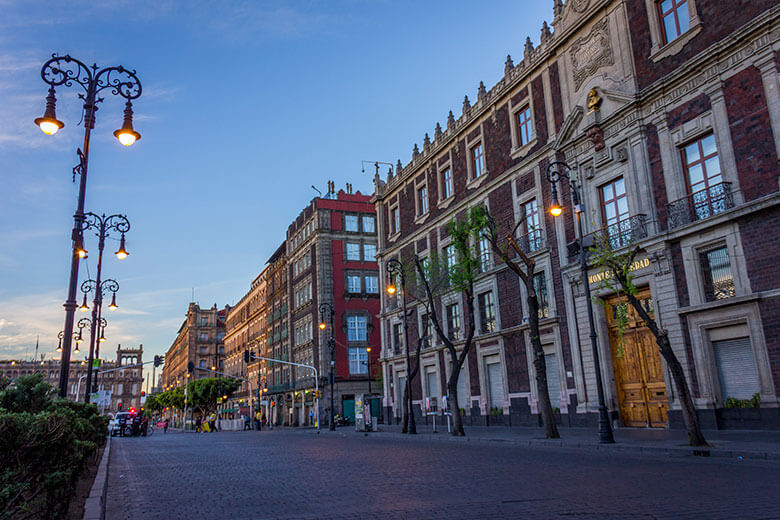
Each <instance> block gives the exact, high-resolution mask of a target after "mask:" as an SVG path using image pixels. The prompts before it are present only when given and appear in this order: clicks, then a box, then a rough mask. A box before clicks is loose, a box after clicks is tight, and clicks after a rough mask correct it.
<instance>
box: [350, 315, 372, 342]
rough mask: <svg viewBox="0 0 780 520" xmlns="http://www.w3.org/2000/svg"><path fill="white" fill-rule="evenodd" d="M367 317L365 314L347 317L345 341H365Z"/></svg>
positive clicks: (366, 337) (366, 336)
mask: <svg viewBox="0 0 780 520" xmlns="http://www.w3.org/2000/svg"><path fill="white" fill-rule="evenodd" d="M367 325H368V319H367V318H366V317H365V316H349V317H347V341H367V339H368V330H367Z"/></svg>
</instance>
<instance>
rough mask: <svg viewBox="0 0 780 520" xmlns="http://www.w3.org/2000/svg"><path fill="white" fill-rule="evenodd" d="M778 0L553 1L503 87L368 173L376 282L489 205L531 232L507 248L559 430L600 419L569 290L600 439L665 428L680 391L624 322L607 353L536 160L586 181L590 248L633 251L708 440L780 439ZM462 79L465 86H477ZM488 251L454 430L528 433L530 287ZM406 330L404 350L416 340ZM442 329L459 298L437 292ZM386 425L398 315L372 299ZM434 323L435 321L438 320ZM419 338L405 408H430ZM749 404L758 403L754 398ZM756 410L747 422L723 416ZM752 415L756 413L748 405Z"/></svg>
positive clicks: (440, 368) (399, 377)
mask: <svg viewBox="0 0 780 520" xmlns="http://www.w3.org/2000/svg"><path fill="white" fill-rule="evenodd" d="M778 71H780V5H779V4H778V3H777V2H776V1H770V0H752V1H749V2H748V1H739V2H737V1H735V2H723V1H721V0H664V1H657V0H635V1H631V2H622V1H617V0H568V1H567V2H565V3H563V2H562V1H560V0H556V1H555V2H554V18H553V21H552V24H551V27H550V26H548V25H547V23H546V22H545V23H544V24H543V25H542V29H541V36H540V38H539V42H538V45H536V46H534V44H533V43H532V41H531V39H530V38H528V39H527V40H526V42H525V46H524V50H523V58H522V60H521V61H519V63H517V64H515V63H514V62H513V61H512V59H511V58H510V57H507V60H506V63H505V65H504V76H503V78H502V79H501V80H500V81H499V82H498V83H497V84H496V85H494V86H493V87H491V88H489V89H488V88H487V87H485V86H484V85H483V84H482V83H481V82H480V84H479V89H478V91H477V96H476V100H475V101H474V103H473V104H472V102H471V101H470V100H469V98H468V96H467V97H466V98H465V100H464V103H463V107H462V113H461V115H460V116H459V117H458V118H456V117H455V116H454V115H453V114H452V112H450V114H449V117H448V118H447V122H446V125H445V128H442V126H441V125H440V124H438V123H437V124H436V127H435V130H434V132H433V139H431V138H430V137H429V136H428V135H427V134H426V136H425V141H424V143H423V146H422V150H420V149H419V148H418V146H417V145H414V151H413V155H412V160H411V162H410V163H409V164H407V165H406V166H404V167H401V164H400V161H399V168H397V171H396V172H395V173H394V174H391V175H390V176H389V177H388V178H387V179H386V182H385V181H382V180H380V179H379V178H377V179H376V185H377V188H376V195H375V198H374V201H375V203H376V212H377V218H378V234H379V249H380V251H379V261H380V267H381V268H383V269H384V265H385V263H386V261H387V259H389V258H401V259H402V260H404V261H408V260H409V259H410V258H411V256H412V255H415V254H416V255H418V256H420V257H426V256H430V255H432V254H433V253H438V254H441V255H445V254H446V248H447V246H448V245H449V237H448V236H447V233H446V224H447V223H448V222H449V221H450V220H451V219H452V218H453V217H455V216H458V215H461V214H462V213H463V212H464V211H465V209H467V208H468V207H471V206H474V205H477V204H483V205H485V206H487V207H488V209H489V210H490V212H491V214H492V215H493V216H494V218H495V219H496V220H497V221H499V222H514V221H516V220H517V219H518V218H519V216H520V215H522V214H526V215H529V220H528V221H527V223H526V224H525V225H523V226H521V227H520V228H519V229H518V236H517V238H518V241H519V242H520V243H521V244H522V245H523V247H524V248H525V249H526V252H527V253H529V254H530V255H532V256H533V257H534V258H535V260H536V264H537V278H536V283H537V284H538V292H539V293H540V296H541V298H542V309H541V310H540V317H541V318H542V319H541V335H542V343H543V345H544V350H545V359H546V361H547V378H548V384H549V388H550V397H551V399H552V401H553V406H554V407H555V408H557V409H558V411H559V412H560V416H561V421H562V422H563V423H564V424H571V425H573V424H589V423H594V422H595V413H594V412H595V409H596V374H595V371H594V368H593V366H594V360H593V356H592V350H591V348H590V343H589V339H588V335H589V328H588V320H587V307H586V305H587V301H586V300H585V298H584V290H583V288H584V286H583V284H584V283H589V284H590V286H591V290H592V291H593V293H594V295H596V296H598V297H599V298H601V300H602V302H603V303H596V304H594V307H595V313H596V321H597V323H596V329H597V334H598V341H599V348H598V356H599V360H600V364H601V374H600V376H601V379H602V381H604V386H605V391H606V398H607V405H608V408H609V409H610V411H611V414H612V417H613V419H614V421H615V423H616V424H620V425H623V426H627V427H631V426H653V427H663V426H668V425H670V424H671V425H672V426H674V425H676V424H678V423H679V422H680V419H679V404H678V402H677V391H676V389H675V388H674V387H673V385H672V383H671V378H670V375H669V373H668V369H667V367H666V366H665V363H664V362H663V360H662V358H661V357H660V354H659V353H658V349H657V348H655V346H654V345H653V341H652V338H651V337H650V336H649V331H648V330H647V329H646V328H645V327H643V326H642V323H641V322H640V321H639V320H636V319H635V318H634V317H633V316H629V323H628V329H627V331H626V334H625V336H624V338H625V341H624V342H623V343H622V344H621V342H620V341H619V340H618V337H617V336H618V335H617V332H616V324H615V320H614V308H615V307H614V305H615V302H616V300H615V299H614V296H615V295H614V294H611V293H610V291H609V290H608V289H605V288H603V286H602V284H601V283H600V281H601V280H602V279H603V277H602V276H601V274H600V273H598V272H596V270H595V269H592V270H591V271H590V272H589V276H588V279H587V280H583V279H582V276H581V274H580V269H579V266H578V262H577V255H576V253H575V251H574V250H573V249H572V248H570V247H569V246H570V245H571V244H572V243H573V242H574V241H575V240H576V238H577V237H576V231H575V220H574V218H573V212H572V210H571V204H572V201H571V193H570V189H569V186H568V185H567V184H566V183H565V182H563V183H561V184H559V186H558V189H559V196H560V200H561V202H562V204H563V205H564V206H565V207H566V211H565V212H564V216H563V217H560V218H558V219H553V217H551V216H550V215H549V213H548V212H547V211H546V210H547V209H548V208H549V206H550V202H551V185H550V183H549V182H548V181H547V179H546V176H545V173H546V170H547V167H548V165H549V164H550V163H551V162H552V161H565V162H566V163H567V164H568V165H570V166H572V167H573V168H574V171H575V172H576V173H577V176H578V180H579V181H580V182H581V183H582V184H583V194H584V196H583V198H584V201H583V202H584V207H585V213H584V214H583V223H584V226H585V233H586V234H588V233H593V232H596V231H599V230H603V231H604V232H606V233H608V234H609V236H610V237H611V238H612V239H614V240H615V241H616V242H615V243H616V244H618V245H619V246H621V247H623V246H625V247H628V246H630V245H639V246H640V247H641V253H640V255H639V256H638V257H637V263H636V264H635V269H634V276H635V278H636V283H637V285H638V287H639V289H640V298H641V299H642V300H643V301H644V302H645V305H646V307H647V308H648V309H650V310H652V312H653V316H654V318H655V320H656V322H657V323H658V324H659V325H660V326H661V327H662V328H664V329H666V330H667V331H668V334H669V337H670V339H671V340H672V344H673V347H674V349H675V352H676V354H677V356H678V358H679V359H680V360H681V362H682V364H683V366H684V369H685V371H686V376H687V378H688V382H689V384H690V386H691V388H692V391H693V393H694V396H695V401H696V405H697V407H698V409H699V411H700V415H701V417H702V421H703V424H704V426H705V427H718V428H728V427H758V428H761V427H780V413H778V405H779V404H780V402H779V401H778V394H779V393H780V332H778V330H780V327H778V325H780V269H778V267H777V262H776V258H777V256H778V253H780V250H778V247H779V246H778V245H777V243H778V241H777V237H778V236H780V189H779V188H780V184H779V181H780V175H779V173H780V170H779V169H778V157H780V79H779V78H780V73H779V72H778ZM475 83H476V81H475ZM483 253H484V254H483V255H482V259H483V262H482V266H481V267H482V269H481V273H480V274H479V275H478V277H477V282H476V297H475V299H476V300H477V301H476V302H475V303H476V307H477V311H478V312H477V323H476V327H477V334H476V348H475V349H474V350H473V351H472V352H471V354H470V355H469V358H468V363H467V366H466V367H465V368H464V372H463V373H462V374H461V381H460V385H461V388H462V390H459V392H458V393H459V395H460V400H461V405H460V406H461V407H462V408H464V412H465V413H466V415H467V416H468V417H467V421H466V423H467V424H468V423H469V421H470V422H471V423H474V424H484V423H485V422H487V421H498V422H502V423H506V424H538V417H537V413H538V410H537V406H538V392H537V389H536V383H535V379H534V377H533V375H532V374H533V365H532V354H531V351H530V342H529V337H528V334H529V331H528V323H527V319H525V318H524V316H525V313H527V309H526V308H525V307H526V305H525V300H524V299H525V294H524V293H525V289H524V287H523V285H522V284H521V283H519V281H518V279H517V278H516V276H515V275H514V274H512V273H511V272H510V271H509V270H508V269H507V268H506V266H504V265H502V264H501V262H498V261H496V259H494V258H493V255H492V253H491V251H489V250H487V249H486V250H485V251H483ZM409 304H410V305H411V308H412V309H413V314H412V317H411V318H410V320H411V321H410V338H409V343H410V345H409V347H410V348H415V347H416V345H417V341H419V336H420V334H419V331H421V330H422V329H423V321H422V317H421V316H422V313H421V311H422V307H417V306H415V304H414V302H413V301H411V300H410V301H409ZM439 305H440V307H439V311H440V315H442V316H445V315H446V313H450V312H451V313H456V312H459V313H460V321H457V320H452V323H453V324H454V325H453V326H454V327H455V328H458V329H460V330H456V331H455V332H456V333H461V334H462V333H463V330H462V326H459V327H458V324H461V323H463V322H464V320H463V319H462V316H463V309H464V302H463V301H461V296H460V295H459V294H445V295H444V296H442V298H441V300H440V301H439ZM380 321H381V327H382V357H381V363H382V367H383V381H384V396H385V397H384V405H385V410H386V417H387V419H389V420H391V419H393V418H398V417H400V415H401V413H400V397H401V393H400V391H399V389H400V388H401V387H402V386H403V382H404V381H405V378H406V364H405V356H404V349H405V348H406V347H407V346H405V345H403V344H402V341H401V340H400V335H399V334H398V330H399V329H398V327H399V325H400V323H401V317H400V314H399V309H398V307H397V306H396V305H395V302H394V301H393V299H392V298H391V297H389V296H387V295H384V296H382V313H381V315H380ZM446 321H450V320H446ZM442 347H443V346H442V345H441V344H440V343H439V342H437V341H436V340H434V343H433V345H432V346H431V347H430V348H428V349H426V350H425V351H424V353H423V356H422V366H421V374H420V377H418V378H417V379H416V381H415V384H414V386H413V390H412V392H413V400H414V401H415V403H416V406H415V409H416V412H417V413H419V412H420V406H422V403H423V400H424V398H426V397H437V398H440V397H441V395H442V394H443V393H444V392H442V389H445V388H446V385H445V381H446V376H447V375H448V374H449V370H450V369H449V360H448V356H447V355H446V354H445V352H444V351H443V350H442ZM755 396H757V398H756V397H755ZM735 401H745V402H747V401H752V403H751V405H750V406H753V407H754V408H753V409H749V410H747V411H746V410H745V409H744V408H735V407H734V406H733V405H734V403H735ZM759 401H760V402H759Z"/></svg>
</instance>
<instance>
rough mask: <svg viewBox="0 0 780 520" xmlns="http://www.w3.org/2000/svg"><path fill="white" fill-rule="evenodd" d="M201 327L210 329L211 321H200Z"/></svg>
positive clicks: (203, 319) (204, 319) (202, 319)
mask: <svg viewBox="0 0 780 520" xmlns="http://www.w3.org/2000/svg"><path fill="white" fill-rule="evenodd" d="M200 326H201V327H208V326H209V319H208V318H201V319H200Z"/></svg>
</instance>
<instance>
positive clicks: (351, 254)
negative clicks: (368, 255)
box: [347, 242, 360, 262]
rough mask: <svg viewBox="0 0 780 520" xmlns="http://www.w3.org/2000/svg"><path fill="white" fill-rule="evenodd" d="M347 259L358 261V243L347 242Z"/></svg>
mask: <svg viewBox="0 0 780 520" xmlns="http://www.w3.org/2000/svg"><path fill="white" fill-rule="evenodd" d="M347 260H351V261H356V262H359V261H360V244H356V243H353V242H347Z"/></svg>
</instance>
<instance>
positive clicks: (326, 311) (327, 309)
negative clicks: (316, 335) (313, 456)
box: [320, 302, 336, 431]
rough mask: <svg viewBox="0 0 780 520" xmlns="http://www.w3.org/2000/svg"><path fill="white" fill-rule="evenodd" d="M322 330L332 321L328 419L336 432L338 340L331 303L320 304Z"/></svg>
mask: <svg viewBox="0 0 780 520" xmlns="http://www.w3.org/2000/svg"><path fill="white" fill-rule="evenodd" d="M320 316H321V318H322V319H321V320H320V330H325V328H326V327H327V326H328V325H327V323H326V322H325V320H326V319H327V320H328V321H330V337H329V338H328V348H329V349H330V372H329V373H328V383H329V384H330V414H329V415H330V417H329V419H328V429H329V430H331V431H335V430H336V422H335V419H334V412H333V407H334V406H335V400H334V396H333V383H334V380H335V377H336V376H335V374H334V373H333V371H334V370H335V367H336V338H335V337H334V334H335V331H334V330H333V323H334V319H335V317H334V312H333V305H331V304H330V303H327V302H326V303H321V304H320Z"/></svg>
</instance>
